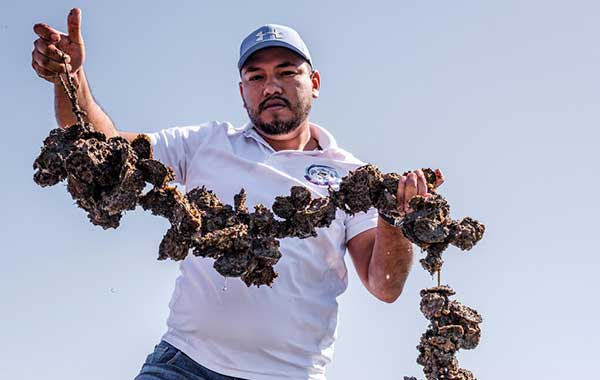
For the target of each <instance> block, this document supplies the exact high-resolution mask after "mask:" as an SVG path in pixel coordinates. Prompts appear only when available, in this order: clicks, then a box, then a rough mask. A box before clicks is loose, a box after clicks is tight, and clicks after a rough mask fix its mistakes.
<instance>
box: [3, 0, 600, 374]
mask: <svg viewBox="0 0 600 380" xmlns="http://www.w3.org/2000/svg"><path fill="white" fill-rule="evenodd" d="M216 4H218V5H216ZM74 6H78V7H81V8H82V10H83V36H84V39H85V43H86V48H87V61H86V63H85V69H86V72H87V76H88V80H89V81H90V84H91V87H92V90H93V92H94V95H95V97H96V98H97V100H98V101H99V103H100V104H101V105H102V107H103V108H104V109H105V110H106V111H107V112H108V114H109V115H110V116H111V117H112V118H113V120H114V121H115V123H116V125H117V127H118V128H119V129H121V130H129V131H157V130H159V129H162V128H167V127H171V126H175V125H189V124H198V123H202V122H205V121H209V120H227V121H231V122H232V123H234V124H235V125H241V124H243V123H244V122H245V121H246V118H247V116H246V114H245V111H244V109H243V108H242V102H241V100H240V98H239V93H238V88H237V83H238V79H239V77H238V73H237V70H236V62H237V56H238V48H239V43H240V41H241V40H242V39H243V37H244V36H246V35H247V34H248V33H249V32H250V31H252V30H254V29H255V28H256V27H258V26H259V25H261V24H264V23H281V24H288V25H290V26H292V27H294V28H296V29H297V30H298V31H299V32H300V33H301V35H302V36H303V38H304V40H305V41H306V43H307V45H308V46H309V48H310V50H311V54H312V56H313V59H314V63H315V67H316V68H317V69H318V70H319V71H320V72H321V76H322V89H321V97H320V98H319V99H318V101H316V103H315V104H314V106H313V112H312V114H311V120H313V121H315V122H317V123H319V124H321V125H322V126H324V127H325V128H327V129H328V130H330V131H331V132H332V133H333V134H334V136H336V138H337V140H338V143H339V144H340V145H341V146H342V147H344V148H345V149H347V150H348V151H350V152H353V153H354V154H355V155H356V156H357V157H359V158H361V159H362V160H363V161H366V162H370V163H373V164H375V165H377V166H378V167H380V168H381V169H382V170H383V171H385V172H389V171H395V172H402V171H405V170H410V169H414V168H420V167H433V168H441V169H442V170H443V171H444V173H445V175H446V178H447V180H446V183H445V184H444V185H443V187H442V188H441V189H440V192H441V193H442V194H443V195H444V196H445V197H446V198H447V199H448V200H449V202H450V204H451V205H452V215H453V217H455V218H460V217H463V216H472V217H474V218H476V219H479V220H480V221H482V222H483V223H485V224H486V227H487V230H486V234H485V236H484V239H483V240H482V241H481V242H480V243H479V245H477V246H476V247H475V248H474V249H473V250H471V251H470V252H468V253H464V252H461V251H458V250H457V249H455V248H452V249H449V250H448V251H446V253H445V260H446V264H445V265H444V270H443V278H442V282H443V283H447V284H449V285H451V286H452V287H454V289H455V290H456V291H457V296H456V297H455V298H456V299H457V300H460V301H461V302H462V303H464V304H466V305H469V306H471V307H474V308H475V309H477V310H478V311H479V312H480V313H481V314H482V316H483V318H484V323H483V325H482V329H483V334H482V339H481V343H480V345H479V347H478V348H476V349H475V350H470V351H461V352H460V353H459V354H458V359H459V361H460V365H461V366H462V367H464V368H468V369H470V370H472V371H473V372H474V373H475V375H476V376H477V377H478V378H479V379H485V380H500V379H506V378H510V379H513V380H520V379H523V380H524V379H528V380H529V379H545V380H553V379H557V380H558V379H564V378H573V379H590V378H593V377H594V376H596V374H597V363H598V358H597V354H598V347H597V342H598V340H599V339H600V333H599V330H598V328H597V326H596V325H597V323H598V313H599V312H600V307H599V306H598V301H597V299H598V290H600V289H599V286H598V279H597V277H598V270H599V268H600V252H599V250H598V246H599V245H598V243H599V239H598V235H599V231H598V215H599V212H600V209H599V207H598V200H597V198H596V196H597V195H596V191H597V189H598V188H599V185H600V180H599V179H598V176H599V168H598V166H599V165H598V162H599V159H598V148H599V143H598V139H599V137H600V135H599V133H598V127H599V121H600V115H599V113H600V111H599V107H598V104H599V103H600V91H599V88H600V75H599V74H598V72H599V71H598V68H599V66H600V49H599V47H598V35H599V34H600V23H598V15H599V14H600V4H599V3H598V2H595V1H577V0H573V1H568V2H567V1H552V0H544V1H533V0H531V1H528V0H504V1H495V2H491V1H487V2H483V1H461V0H455V1H423V0H420V1H417V0H413V1H404V0H402V1H376V0H371V1H362V2H350V1H321V2H317V1H302V2H299V1H297V2H293V3H292V2H284V1H261V2H258V1H255V2H246V1H220V2H215V1H211V2H208V1H173V2H166V1H162V2H150V1H127V2H121V1H102V2H100V1H63V0H55V1H23V0H19V1H17V0H2V1H1V2H0V46H1V48H2V50H1V51H2V52H1V53H0V56H1V57H2V58H1V59H0V89H1V91H0V125H1V128H2V138H1V139H0V144H1V145H0V162H2V165H1V166H2V170H3V173H2V180H1V182H2V186H0V208H1V210H2V217H1V218H0V234H1V239H2V245H1V247H0V252H1V253H0V254H1V262H2V264H1V268H2V269H0V300H1V302H0V329H1V331H2V333H1V334H0V336H1V337H2V344H1V346H0V347H1V348H0V378H2V379H13V380H21V379H23V380H30V379H31V380H33V379H40V378H43V379H45V380H59V379H61V380H63V379H87V380H96V379H97V380H100V379H133V377H134V376H135V375H136V374H137V373H138V371H139V368H140V367H141V365H142V363H143V361H144V359H145V357H146V355H147V354H148V353H149V352H150V351H151V350H152V348H153V346H154V345H155V344H156V343H157V342H158V340H159V338H160V336H161V334H162V333H163V332H164V331H165V320H166V317H167V314H168V308H167V304H168V301H169V299H170V296H171V292H172V290H173V286H174V280H175V278H176V277H177V275H178V265H177V264H176V263H175V262H171V261H167V262H164V261H161V262H159V261H156V259H155V258H156V256H157V251H158V244H159V242H160V240H161V238H162V236H163V234H164V233H165V231H166V229H167V226H168V223H167V222H166V220H163V219H161V218H158V217H154V216H151V215H150V214H148V213H144V212H142V211H141V210H139V209H138V210H136V211H135V212H130V213H128V214H126V215H125V217H124V218H123V221H122V226H121V227H120V228H119V229H117V230H108V231H104V230H102V229H101V228H100V227H96V226H93V225H91V224H90V223H88V221H87V218H86V216H85V213H84V212H83V211H82V210H81V209H78V208H77V207H75V206H74V205H73V201H72V200H71V198H70V195H69V194H68V193H67V192H66V189H65V187H64V185H59V186H55V187H52V188H46V189H42V188H40V187H38V186H36V185H35V184H34V183H33V181H32V174H33V170H32V166H31V165H32V162H33V160H34V159H35V157H36V156H37V155H38V153H39V150H40V146H41V143H42V140H43V139H44V137H45V136H46V135H47V133H48V131H49V130H50V129H52V128H55V127H56V124H55V120H54V114H53V95H52V87H51V85H50V84H49V83H47V82H45V81H43V80H41V79H40V78H38V77H37V76H36V75H35V73H34V72H33V70H32V69H31V50H32V48H33V45H32V43H33V41H34V40H35V38H36V37H35V35H34V34H33V32H32V26H33V24H34V23H36V22H46V23H48V24H50V25H52V26H55V27H56V28H60V29H61V30H66V16H67V13H68V12H69V10H70V9H71V7H74ZM240 185H243V184H240ZM238 187H239V186H238ZM419 258H420V254H419V253H418V250H417V254H416V260H415V265H414V267H413V271H412V273H411V275H410V277H409V279H408V282H407V285H406V287H405V290H404V293H403V295H402V296H401V297H400V298H399V299H398V300H397V301H396V302H395V303H393V304H386V303H383V302H381V301H378V300H377V299H375V298H374V297H373V296H372V295H370V294H369V293H368V292H367V290H366V289H365V288H364V287H363V285H362V284H361V283H360V280H359V279H358V277H357V276H356V272H355V270H354V268H353V266H352V263H351V260H350V258H349V257H347V261H346V263H347V266H348V271H349V273H350V275H349V276H350V278H349V281H350V284H349V288H348V291H347V292H346V293H345V294H343V295H342V296H341V297H340V298H339V303H340V314H339V325H338V340H337V343H336V348H335V356H334V360H333V363H332V364H330V365H329V366H328V371H327V375H328V379H329V380H342V379H344V380H347V379H350V380H354V379H383V380H397V379H400V380H401V379H402V376H404V375H412V376H417V377H418V378H420V379H423V374H422V369H421V367H420V366H418V365H417V364H416V363H415V359H416V357H417V350H416V349H415V346H416V345H417V343H418V340H419V337H420V336H421V334H422V333H423V331H424V330H425V328H426V326H427V320H426V319H425V318H424V317H423V316H422V315H421V313H420V311H419V301H420V298H419V290H420V289H421V288H424V287H430V286H434V285H435V282H434V281H433V280H432V279H431V277H430V276H429V275H428V274H427V272H425V271H424V270H423V269H421V267H420V265H419V264H418V259H419Z"/></svg>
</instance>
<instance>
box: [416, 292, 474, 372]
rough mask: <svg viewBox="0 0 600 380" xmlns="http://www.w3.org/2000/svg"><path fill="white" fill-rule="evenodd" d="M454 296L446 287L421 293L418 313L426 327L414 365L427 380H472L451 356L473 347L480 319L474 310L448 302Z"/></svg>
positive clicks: (453, 356)
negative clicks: (427, 322) (424, 319)
mask: <svg viewBox="0 0 600 380" xmlns="http://www.w3.org/2000/svg"><path fill="white" fill-rule="evenodd" d="M454 294H455V292H454V290H452V288H450V287H449V286H440V287H435V288H430V289H423V290H421V312H422V313H423V315H425V318H427V319H428V320H429V321H430V324H429V327H428V328H427V330H426V331H425V333H424V334H423V335H422V336H421V342H420V343H419V345H418V346H417V349H418V350H419V353H420V355H419V357H418V358H417V363H419V364H420V365H422V366H423V372H424V373H425V376H426V378H427V379H428V380H438V379H448V380H473V379H474V376H473V374H472V373H471V372H470V371H468V370H466V369H463V368H459V367H458V361H457V360H456V357H455V354H456V352H457V351H458V350H459V349H467V350H469V349H473V348H475V347H477V345H478V344H479V339H480V337H481V328H480V327H479V324H480V323H481V322H482V319H481V316H480V315H479V313H478V312H477V311H476V310H474V309H472V308H470V307H468V306H465V305H463V304H461V303H460V302H458V301H451V300H449V297H450V296H452V295H454Z"/></svg>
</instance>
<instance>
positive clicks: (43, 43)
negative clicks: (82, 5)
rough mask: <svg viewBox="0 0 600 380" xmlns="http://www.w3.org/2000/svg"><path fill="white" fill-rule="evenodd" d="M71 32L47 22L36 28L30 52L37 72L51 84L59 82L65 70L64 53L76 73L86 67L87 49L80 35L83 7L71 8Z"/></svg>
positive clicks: (68, 65) (71, 70)
mask: <svg viewBox="0 0 600 380" xmlns="http://www.w3.org/2000/svg"><path fill="white" fill-rule="evenodd" d="M67 26H68V34H64V33H61V32H60V31H58V30H56V29H54V28H52V27H50V26H49V25H47V24H35V25H34V26H33V31H34V32H35V34H37V35H38V37H39V38H38V39H37V40H35V41H34V43H33V46H34V49H33V51H32V53H31V66H32V67H33V70H34V71H35V72H36V73H37V75H38V76H39V77H41V78H43V79H46V80H47V81H49V82H52V83H59V81H60V79H59V78H58V74H60V73H64V72H65V65H64V62H65V61H64V60H63V58H62V56H61V52H62V53H64V56H65V59H66V63H67V68H68V70H69V72H71V73H76V72H77V71H79V69H81V67H82V66H83V61H84V60H85V48H84V44H83V37H82V36H81V10H80V9H78V8H73V9H71V12H69V16H68V18H67Z"/></svg>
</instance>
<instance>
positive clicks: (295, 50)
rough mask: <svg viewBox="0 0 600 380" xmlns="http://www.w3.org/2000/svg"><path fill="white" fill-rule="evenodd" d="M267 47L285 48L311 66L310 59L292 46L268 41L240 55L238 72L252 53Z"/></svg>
mask: <svg viewBox="0 0 600 380" xmlns="http://www.w3.org/2000/svg"><path fill="white" fill-rule="evenodd" d="M268 47H284V48H287V49H289V50H291V51H293V52H294V53H296V54H298V55H299V56H300V57H302V58H304V59H305V60H306V61H307V62H308V63H309V64H310V65H311V66H312V62H311V61H310V59H309V58H308V57H307V56H306V55H304V53H303V52H302V51H300V49H298V48H296V47H295V46H294V45H292V44H289V43H287V42H285V41H277V40H268V41H264V42H262V43H258V44H256V45H254V46H252V47H251V48H250V49H248V50H247V51H246V52H245V53H244V55H242V56H241V57H240V59H239V61H238V70H242V66H244V63H246V61H247V60H248V58H250V56H251V55H252V54H254V53H256V52H257V51H259V50H261V49H265V48H268Z"/></svg>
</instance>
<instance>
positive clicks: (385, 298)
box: [373, 289, 402, 303]
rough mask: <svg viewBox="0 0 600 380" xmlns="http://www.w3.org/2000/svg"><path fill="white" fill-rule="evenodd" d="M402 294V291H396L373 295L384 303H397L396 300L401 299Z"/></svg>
mask: <svg viewBox="0 0 600 380" xmlns="http://www.w3.org/2000/svg"><path fill="white" fill-rule="evenodd" d="M401 294H402V289H400V290H396V291H394V292H381V293H377V294H375V293H374V294H373V295H374V296H375V297H376V298H377V299H378V300H380V301H382V302H385V303H394V302H396V300H397V299H398V298H400V295H401Z"/></svg>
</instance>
